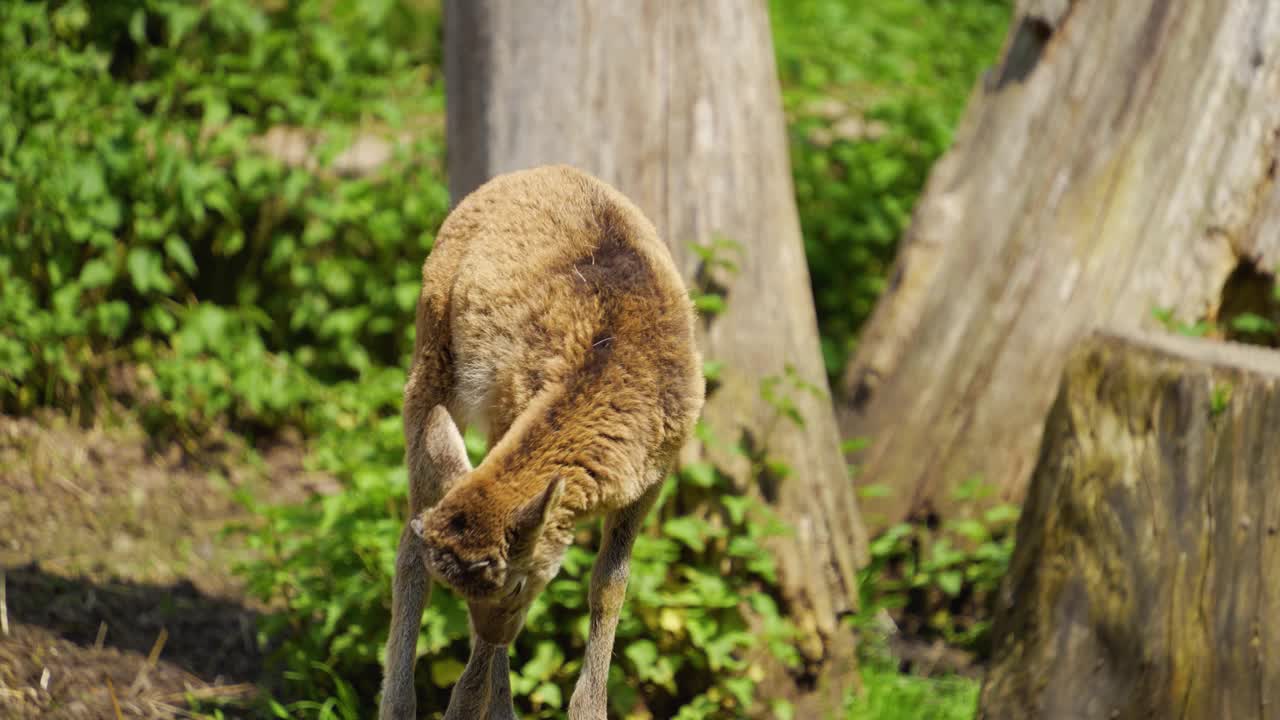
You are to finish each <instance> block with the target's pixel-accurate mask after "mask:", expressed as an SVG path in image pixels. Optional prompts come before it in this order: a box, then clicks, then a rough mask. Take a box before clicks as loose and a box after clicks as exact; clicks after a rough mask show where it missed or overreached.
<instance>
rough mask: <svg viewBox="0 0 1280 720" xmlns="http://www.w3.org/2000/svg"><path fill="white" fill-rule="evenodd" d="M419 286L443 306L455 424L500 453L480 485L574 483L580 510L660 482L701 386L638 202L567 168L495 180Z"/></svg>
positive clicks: (684, 305)
mask: <svg viewBox="0 0 1280 720" xmlns="http://www.w3.org/2000/svg"><path fill="white" fill-rule="evenodd" d="M423 272H424V292H430V293H437V294H440V297H441V299H442V300H444V301H446V302H447V305H448V307H449V316H448V328H447V332H448V333H449V335H450V338H449V345H448V347H449V351H450V353H451V354H452V359H453V362H452V373H453V378H452V393H451V394H450V400H449V409H450V413H451V414H452V415H453V416H454V417H455V419H457V420H458V421H459V422H460V423H466V424H479V425H481V426H483V427H486V428H487V429H488V432H489V436H490V441H491V443H493V444H494V447H493V450H492V452H491V454H490V457H489V458H487V459H486V461H485V463H484V464H483V465H482V466H481V468H477V471H484V470H485V467H486V466H488V470H489V471H490V472H495V473H500V474H505V475H506V476H510V477H511V482H519V478H520V477H522V476H544V475H546V474H547V473H548V472H551V473H556V472H558V473H561V474H565V473H568V474H571V475H573V476H574V478H573V479H574V480H575V482H571V483H570V484H569V486H568V488H567V491H566V498H565V499H566V502H567V504H569V505H570V506H578V507H577V508H576V509H577V510H579V511H585V510H591V511H599V510H607V509H611V508H617V507H622V506H624V505H626V504H628V503H630V502H632V501H634V500H635V499H636V498H637V497H638V496H639V494H640V493H642V492H643V491H644V489H646V487H648V486H649V485H651V484H652V483H654V482H656V481H657V480H658V479H660V475H661V473H662V472H664V471H665V470H666V467H665V465H666V464H667V463H668V462H669V460H670V456H671V455H672V454H673V453H674V452H675V451H676V450H678V448H679V445H680V444H681V443H682V442H683V440H684V438H685V437H686V436H687V434H688V433H689V431H690V430H691V428H692V424H693V422H694V420H695V418H696V416H697V414H698V411H699V409H700V407H701V403H702V396H703V381H702V373H701V363H700V361H699V358H698V355H697V352H696V349H695V347H694V339H693V322H694V315H693V310H692V306H691V304H690V302H689V298H688V294H687V292H686V290H685V288H684V285H683V283H682V282H681V280H680V276H679V273H678V272H677V270H676V268H675V265H674V263H673V262H672V260H671V257H670V254H669V253H668V251H667V249H666V247H665V245H663V244H662V242H661V240H660V239H659V238H658V236H657V233H656V231H655V230H654V228H653V226H652V224H651V223H650V222H649V221H648V220H647V219H646V218H645V217H644V216H643V214H642V213H641V212H640V211H639V210H638V209H637V208H636V207H635V206H634V205H633V204H632V203H631V202H630V201H629V200H627V199H626V198H625V197H624V196H622V195H621V194H620V193H618V192H617V191H616V190H614V189H613V188H611V187H609V186H608V185H606V184H605V183H603V182H601V181H599V180H597V179H595V178H593V177H591V176H590V175H587V174H586V173H583V172H581V171H578V170H575V169H573V168H569V167H564V166H554V167H542V168H536V169H533V170H526V171H521V172H516V173H511V174H508V175H503V176H499V177H497V178H494V179H493V180H491V181H490V182H489V183H487V184H485V185H484V186H482V187H481V188H480V189H478V190H477V191H476V192H474V193H472V194H471V195H470V196H468V197H467V198H466V199H465V200H463V202H462V203H460V204H459V205H458V207H457V208H455V209H454V211H453V212H452V213H451V214H450V216H449V218H448V220H447V221H446V222H445V224H444V226H443V227H442V228H441V231H440V234H439V237H438V239H437V248H436V250H435V251H433V253H432V255H431V257H430V258H429V259H428V262H427V264H426V266H425V267H424V271H423ZM422 331H423V328H421V327H420V328H419V332H420V333H421V332H422ZM655 473H657V474H658V476H659V477H657V478H655V477H654V475H655Z"/></svg>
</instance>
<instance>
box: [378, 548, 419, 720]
mask: <svg viewBox="0 0 1280 720" xmlns="http://www.w3.org/2000/svg"><path fill="white" fill-rule="evenodd" d="M430 597H431V578H429V577H428V576H427V571H426V568H425V567H423V564H422V541H421V540H420V539H419V538H418V536H417V535H416V534H414V532H413V531H412V530H411V529H410V528H408V527H406V528H405V529H404V532H403V533H402V534H401V535H400V547H399V549H398V550H397V551H396V575H395V579H394V580H393V582H392V586H391V633H390V634H389V635H388V636H387V660H386V663H387V664H386V670H385V672H384V674H383V680H382V702H381V704H380V705H379V706H378V717H379V718H380V720H416V714H417V697H416V696H415V695H414V686H413V666H414V661H415V660H416V659H417V649H418V629H419V627H420V626H421V624H422V610H423V608H424V607H426V603H427V599H428V598H430Z"/></svg>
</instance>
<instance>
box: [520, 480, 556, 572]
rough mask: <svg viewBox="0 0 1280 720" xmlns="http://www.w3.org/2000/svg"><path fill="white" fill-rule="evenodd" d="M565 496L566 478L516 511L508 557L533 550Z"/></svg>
mask: <svg viewBox="0 0 1280 720" xmlns="http://www.w3.org/2000/svg"><path fill="white" fill-rule="evenodd" d="M563 495H564V478H560V477H557V478H555V479H553V480H552V481H551V483H550V484H548V485H547V489H546V490H544V491H542V492H541V493H538V496H537V497H535V498H534V499H532V500H530V501H529V502H527V503H525V504H524V505H523V506H522V507H521V508H520V509H519V510H517V511H516V515H515V519H514V520H513V522H512V524H511V539H510V547H509V548H508V551H507V554H508V556H510V557H513V558H514V557H519V556H521V555H524V554H526V553H528V552H530V551H532V550H533V546H534V544H535V543H536V542H537V541H538V536H540V535H542V530H543V528H545V527H546V525H547V518H548V517H550V515H551V511H552V510H554V509H555V508H556V506H557V505H559V504H560V498H561V496H563Z"/></svg>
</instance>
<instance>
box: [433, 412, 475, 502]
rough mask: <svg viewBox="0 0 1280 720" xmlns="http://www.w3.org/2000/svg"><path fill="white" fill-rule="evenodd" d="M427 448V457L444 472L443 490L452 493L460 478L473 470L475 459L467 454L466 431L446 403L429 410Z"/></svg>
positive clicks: (441, 482)
mask: <svg viewBox="0 0 1280 720" xmlns="http://www.w3.org/2000/svg"><path fill="white" fill-rule="evenodd" d="M422 441H423V450H425V451H426V455H427V458H428V459H429V461H430V462H431V464H432V466H433V467H434V468H435V470H436V472H438V473H440V475H439V477H440V486H439V492H440V494H441V495H443V494H444V493H447V492H449V489H450V488H452V487H453V486H454V484H455V483H457V482H458V480H459V479H460V478H461V477H462V476H463V475H466V474H467V473H469V472H471V460H470V459H469V458H468V457H467V444H466V443H465V442H463V440H462V433H460V432H458V426H457V425H455V424H454V423H453V418H452V417H450V416H449V411H448V410H446V409H445V407H444V406H443V405H436V406H435V407H433V408H431V412H429V413H427V422H426V425H425V427H423V430H422Z"/></svg>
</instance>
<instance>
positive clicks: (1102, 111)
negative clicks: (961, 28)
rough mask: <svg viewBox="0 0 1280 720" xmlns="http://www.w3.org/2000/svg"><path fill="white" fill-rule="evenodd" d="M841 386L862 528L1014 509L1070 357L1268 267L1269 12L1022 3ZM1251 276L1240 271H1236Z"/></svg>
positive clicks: (1193, 313) (1251, 6)
mask: <svg viewBox="0 0 1280 720" xmlns="http://www.w3.org/2000/svg"><path fill="white" fill-rule="evenodd" d="M1012 28H1013V29H1012V30H1011V32H1010V36H1009V38H1008V40H1007V41H1006V44H1005V51H1004V55H1003V58H1002V60H1001V61H1000V64H999V65H998V67H996V68H994V69H993V70H991V71H989V72H988V74H987V76H986V77H985V78H984V79H983V80H982V81H981V82H980V83H979V84H978V87H976V88H975V90H974V94H973V96H972V97H971V99H970V103H969V108H968V110H967V112H966V115H965V118H964V120H963V121H962V123H961V127H960V129H959V131H958V134H957V138H956V142H955V145H954V147H953V148H952V149H951V150H950V152H948V153H947V154H946V155H945V156H944V157H943V158H942V159H941V160H940V161H939V162H938V163H937V165H936V166H935V167H934V169H933V171H932V173H931V175H930V178H929V182H928V184H927V187H926V189H925V192H924V195H923V196H922V198H921V200H920V202H919V204H918V206H917V209H916V211H915V215H914V217H913V220H912V224H911V227H910V229H909V230H908V233H907V236H906V237H905V238H904V242H903V247H902V249H901V250H900V253H899V256H898V259H897V261H896V265H895V267H894V269H893V271H892V275H891V280H890V283H889V288H888V290H887V291H886V293H885V295H884V297H883V298H882V299H881V301H880V303H879V304H878V306H877V308H876V310H875V312H874V313H873V316H872V318H871V319H870V320H869V322H868V324H867V327H866V328H865V329H864V330H863V334H862V337H861V340H860V342H859V346H858V350H857V353H856V356H855V357H854V358H853V360H852V361H851V363H850V365H849V367H848V368H847V369H846V372H845V374H844V377H843V380H842V383H841V400H840V403H839V408H838V410H839V414H840V421H841V429H842V430H843V432H844V434H845V436H846V437H863V438H867V440H868V441H869V442H868V444H867V446H866V447H865V449H864V450H862V451H861V452H859V453H857V454H856V456H854V457H851V458H850V459H851V460H852V461H854V462H856V463H857V464H858V465H859V468H860V470H859V475H858V477H859V482H862V483H880V484H884V485H887V486H889V487H890V488H891V489H892V491H893V492H892V494H891V495H890V496H889V497H888V498H885V499H878V500H874V501H873V500H866V501H864V503H863V513H864V517H865V518H866V520H867V523H868V525H869V526H872V527H873V528H874V527H880V526H882V525H883V524H884V523H891V522H895V521H897V520H900V519H903V518H905V517H908V516H913V515H914V516H917V517H920V516H927V515H929V514H930V513H932V512H936V513H939V514H941V515H943V516H947V515H952V514H955V513H956V512H957V508H956V506H955V505H954V500H953V495H952V491H953V490H954V489H955V488H956V486H957V485H958V484H960V483H962V482H964V481H966V480H968V479H970V478H973V477H975V476H981V478H982V479H983V480H984V481H986V482H987V483H989V484H991V485H992V486H994V487H995V488H996V489H997V490H998V491H999V492H998V499H1000V500H1004V501H1013V502H1017V501H1019V500H1020V499H1021V498H1022V495H1023V492H1024V490H1025V486H1026V482H1027V479H1028V477H1029V475H1030V472H1031V469H1032V465H1033V463H1034V461H1035V452H1036V447H1037V443H1038V442H1039V439H1040V435H1041V431H1042V426H1043V419H1044V417H1045V414H1046V412H1047V410H1048V409H1049V405H1050V403H1051V401H1052V399H1053V393H1054V388H1055V387H1056V384H1057V379H1058V377H1059V375H1060V373H1061V372H1062V368H1063V363H1064V361H1065V358H1066V355H1067V351H1068V349H1069V348H1070V347H1071V346H1072V344H1073V343H1075V342H1076V341H1078V340H1079V339H1080V338H1081V337H1083V336H1084V335H1086V334H1087V333H1088V332H1089V331H1090V330H1091V329H1094V328H1098V327H1102V328H1112V329H1116V330H1124V329H1139V328H1143V327H1149V326H1152V325H1154V324H1155V323H1156V321H1155V320H1154V319H1153V310H1155V309H1157V308H1167V309H1169V310H1171V311H1173V313H1174V315H1175V316H1176V317H1179V318H1182V319H1183V320H1186V321H1194V320H1197V319H1204V318H1208V319H1213V318H1215V317H1217V315H1218V312H1219V310H1220V306H1221V304H1222V299H1223V296H1224V292H1226V293H1227V294H1229V293H1230V287H1228V286H1229V283H1228V282H1227V280H1228V278H1229V277H1231V276H1232V273H1233V272H1235V271H1237V270H1240V269H1242V268H1254V267H1256V268H1257V269H1258V270H1260V271H1263V272H1268V273H1269V272H1272V271H1273V270H1274V268H1275V267H1276V265H1277V263H1278V262H1280V187H1278V186H1277V184H1276V183H1275V174H1276V158H1277V149H1278V147H1277V143H1276V139H1277V136H1278V133H1280V6H1277V5H1276V4H1275V3H1268V2H1261V1H1249V0H1241V1H1238V2H1227V1H1226V0H1125V1H1124V2H1104V1H1103V0H1027V1H1026V2H1023V3H1021V4H1020V6H1019V11H1018V13H1017V16H1016V17H1015V20H1014V22H1013V25H1012ZM1246 274H1247V273H1246Z"/></svg>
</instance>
